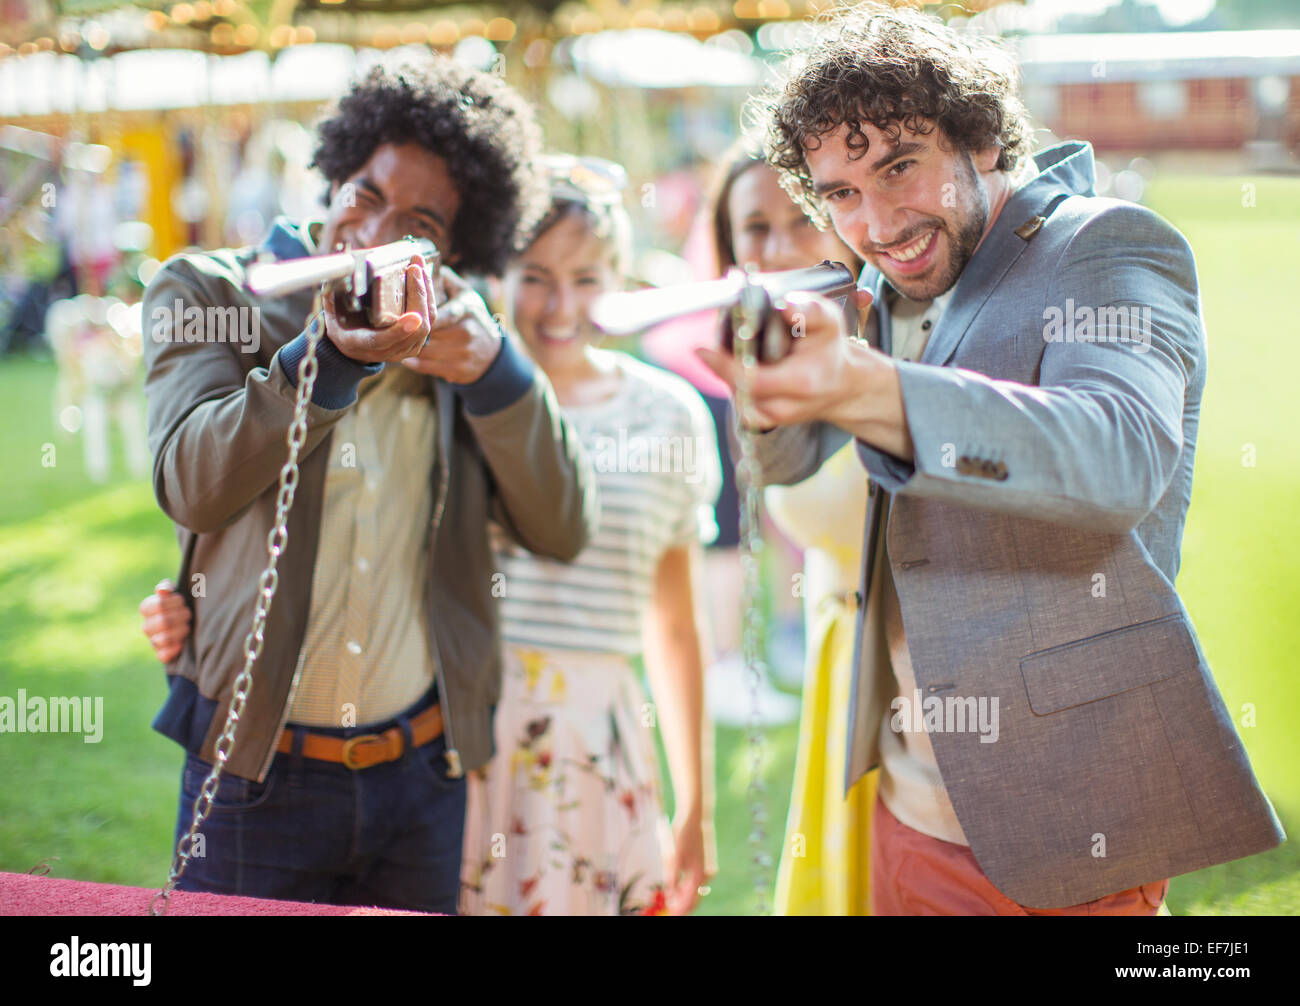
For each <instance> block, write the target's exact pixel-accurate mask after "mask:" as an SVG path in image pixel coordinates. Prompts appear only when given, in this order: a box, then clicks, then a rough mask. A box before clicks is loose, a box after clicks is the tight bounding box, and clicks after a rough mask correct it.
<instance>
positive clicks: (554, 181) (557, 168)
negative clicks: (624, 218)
mask: <svg viewBox="0 0 1300 1006" xmlns="http://www.w3.org/2000/svg"><path fill="white" fill-rule="evenodd" d="M543 165H544V167H545V169H546V172H547V175H548V178H549V180H550V185H551V194H552V195H553V196H569V197H577V198H579V199H581V200H584V201H586V202H589V203H611V204H612V203H621V202H622V201H623V190H624V189H625V188H627V171H626V170H625V169H624V167H623V165H621V164H615V163H614V162H613V161H607V160H605V159H604V158H603V157H576V156H574V155H573V154H550V155H548V156H546V157H545V158H543Z"/></svg>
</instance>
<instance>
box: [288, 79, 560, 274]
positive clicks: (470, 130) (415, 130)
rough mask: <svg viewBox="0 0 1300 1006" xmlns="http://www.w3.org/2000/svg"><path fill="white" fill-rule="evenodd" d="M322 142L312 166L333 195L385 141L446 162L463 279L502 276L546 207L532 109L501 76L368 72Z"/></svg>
mask: <svg viewBox="0 0 1300 1006" xmlns="http://www.w3.org/2000/svg"><path fill="white" fill-rule="evenodd" d="M319 135H320V143H319V145H318V146H317V148H316V154H315V157H314V159H313V161H312V166H313V167H316V168H319V169H320V171H321V172H322V173H323V174H324V176H325V178H326V179H328V181H329V182H330V183H331V188H332V187H333V185H334V184H339V185H341V184H343V183H344V182H346V181H347V180H348V179H349V178H351V177H352V176H353V175H354V174H356V172H357V171H358V170H360V168H361V167H362V165H364V164H365V163H366V162H367V161H368V160H369V159H370V157H371V155H372V154H374V152H375V148H376V147H379V146H381V145H382V144H385V143H418V144H420V146H422V147H424V148H425V149H426V150H429V151H430V152H432V153H434V154H437V155H438V156H439V157H441V158H442V159H443V160H444V161H446V163H447V170H448V172H449V173H450V175H451V178H452V181H453V182H454V184H455V185H456V187H457V190H458V191H459V193H460V210H459V211H458V212H457V214H456V219H455V220H454V221H452V226H451V242H452V245H453V247H454V249H455V254H456V260H457V261H456V265H457V267H458V268H459V269H461V270H463V271H465V272H474V273H481V274H485V275H491V276H496V275H500V273H501V272H502V270H503V269H504V268H505V264H506V262H507V261H508V260H509V259H510V257H511V256H512V255H513V254H514V253H516V252H517V251H518V250H519V249H520V248H522V247H523V245H524V243H525V241H526V240H527V236H528V235H529V234H530V233H531V232H532V230H533V228H534V227H535V226H536V224H537V221H538V220H539V219H540V218H541V217H542V215H543V214H544V213H545V212H546V210H547V207H548V206H549V203H550V199H549V196H548V193H547V188H546V182H545V179H544V178H542V177H541V174H540V172H538V170H537V167H536V161H537V159H538V157H539V156H540V155H541V151H542V134H541V128H540V127H539V126H538V124H537V120H536V117H535V115H534V113H533V109H532V106H530V105H529V104H528V103H527V102H526V101H525V100H524V99H523V98H522V97H521V96H520V95H519V94H518V93H517V92H515V91H514V90H513V89H512V88H511V87H510V86H509V85H507V84H506V82H505V81H504V80H502V79H501V78H500V77H499V76H498V75H495V74H490V73H484V72H482V71H479V70H474V69H471V68H469V67H467V66H464V65H462V64H460V63H457V62H455V61H453V60H451V59H448V58H446V57H441V56H435V57H434V58H433V59H432V60H430V61H429V62H428V64H427V65H426V64H421V65H418V66H417V65H412V64H403V65H385V64H380V65H377V66H375V67H373V68H372V69H371V70H370V72H369V73H368V74H366V76H365V77H363V78H361V79H360V80H359V81H357V83H356V84H355V85H353V87H352V88H351V89H350V90H349V91H348V93H347V94H346V95H344V96H343V97H342V98H341V99H340V100H339V103H338V107H337V109H336V110H335V111H334V113H333V114H332V115H330V116H329V117H328V118H327V119H326V120H325V121H324V122H322V123H321V124H320V127H319Z"/></svg>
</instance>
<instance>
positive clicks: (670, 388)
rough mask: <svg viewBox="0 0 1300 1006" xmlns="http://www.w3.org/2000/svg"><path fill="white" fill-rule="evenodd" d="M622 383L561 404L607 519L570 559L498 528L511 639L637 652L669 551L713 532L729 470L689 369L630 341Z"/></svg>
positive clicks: (621, 360) (618, 357)
mask: <svg viewBox="0 0 1300 1006" xmlns="http://www.w3.org/2000/svg"><path fill="white" fill-rule="evenodd" d="M595 352H597V353H599V354H601V355H602V356H604V357H606V358H607V359H609V360H611V361H612V362H614V363H615V364H616V366H617V367H618V370H619V371H620V373H621V377H622V383H621V385H620V387H619V390H618V391H617V392H616V393H615V394H614V395H612V396H611V397H610V398H607V399H606V400H604V401H602V402H598V403H596V404H594V405H586V406H566V407H564V408H563V411H564V415H565V417H566V418H567V419H568V420H569V421H570V423H572V425H573V427H574V429H575V431H576V432H577V433H578V436H579V437H580V438H581V440H582V445H583V447H584V448H585V449H586V451H587V455H588V457H590V459H591V462H592V467H593V469H594V470H595V474H596V484H597V486H598V492H599V496H600V523H599V526H598V527H597V529H596V533H595V534H594V535H593V537H592V538H591V541H590V542H589V543H588V545H587V547H586V548H585V549H583V551H582V552H581V554H579V555H578V557H577V558H576V559H575V560H574V561H573V562H572V563H563V562H557V561H555V560H553V559H543V558H539V557H537V556H534V555H532V554H531V553H529V552H527V551H525V550H524V549H522V548H521V547H519V546H518V545H515V544H514V543H512V542H510V541H508V540H507V539H506V538H505V536H504V535H503V534H502V532H501V531H500V529H498V528H497V527H496V526H495V525H494V526H493V528H492V532H493V536H492V543H493V546H494V549H495V551H496V555H497V568H498V570H499V571H500V572H501V573H503V574H504V577H503V578H502V581H501V585H500V594H501V599H502V605H503V608H502V625H501V630H502V635H503V637H504V638H505V640H506V642H509V643H517V644H525V645H530V646H540V647H549V648H557V649H569V650H590V651H601V652H607V653H608V652H613V653H623V654H637V653H640V652H641V649H642V646H641V618H642V615H643V614H644V612H645V610H646V608H647V607H648V605H649V603H650V599H651V592H652V590H653V586H654V574H655V570H656V568H657V567H658V564H659V561H660V559H661V558H662V557H663V555H664V552H665V551H666V550H668V549H670V548H674V547H678V546H682V545H688V544H691V543H692V542H699V541H702V542H706V543H707V542H709V541H712V540H713V538H714V536H715V535H716V534H717V525H716V524H715V523H714V514H713V502H714V500H715V499H716V498H717V495H718V490H719V488H720V486H721V481H722V468H721V462H720V461H719V457H718V440H717V433H716V428H715V427H714V425H713V419H712V417H711V415H710V413H709V410H708V407H707V406H706V405H705V404H704V400H703V399H702V398H701V397H700V395H699V393H698V392H697V391H696V390H695V389H694V388H692V387H691V386H690V385H689V384H688V383H687V382H686V381H684V380H682V379H681V378H680V377H677V376H676V375H675V374H670V373H668V372H667V371H663V370H659V369H658V368H656V367H652V366H650V365H649V364H645V363H642V362H640V361H639V360H636V359H634V358H633V357H631V356H629V355H627V354H626V353H621V352H613V351H608V350H596V351H595Z"/></svg>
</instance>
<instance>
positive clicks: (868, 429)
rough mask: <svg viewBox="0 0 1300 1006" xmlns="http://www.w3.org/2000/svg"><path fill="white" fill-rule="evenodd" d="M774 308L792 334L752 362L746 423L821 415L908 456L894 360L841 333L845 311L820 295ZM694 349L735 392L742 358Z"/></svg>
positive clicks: (866, 299)
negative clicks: (783, 349) (784, 350)
mask: <svg viewBox="0 0 1300 1006" xmlns="http://www.w3.org/2000/svg"><path fill="white" fill-rule="evenodd" d="M856 297H857V306H858V308H859V309H860V310H861V309H865V308H866V307H867V306H868V305H869V304H870V303H871V295H870V294H869V293H867V292H866V291H865V290H859V291H857V293H856ZM780 314H781V317H782V318H784V319H785V323H786V325H787V326H789V328H790V329H791V331H792V332H794V333H796V338H795V340H794V344H793V347H792V348H791V350H790V353H789V355H788V356H786V357H785V358H784V359H782V360H780V361H778V362H776V363H768V364H763V365H761V366H758V367H756V368H754V373H753V375H752V377H751V379H750V383H749V392H750V397H751V399H752V401H753V409H752V412H751V414H750V415H747V416H745V417H743V418H744V422H745V424H746V425H747V426H750V427H756V428H759V429H762V428H772V427H776V426H789V425H791V424H794V423H808V422H814V421H817V420H820V421H823V422H827V423H830V424H832V425H833V426H838V427H839V428H840V429H842V430H844V431H845V432H846V433H850V434H852V435H853V436H855V437H858V438H859V439H861V440H865V441H866V442H867V443H869V444H873V445H874V446H876V447H878V448H880V449H881V450H884V451H887V452H889V453H890V454H893V455H895V456H896V457H899V458H904V459H910V458H911V456H912V440H911V436H910V435H909V433H908V429H907V421H906V418H905V416H904V414H903V398H902V393H901V391H900V390H899V384H898V371H897V368H896V367H895V366H894V361H893V360H892V359H891V358H890V357H888V356H886V355H885V354H884V353H881V352H879V351H878V350H875V349H872V348H871V347H870V346H868V345H867V344H866V343H865V342H861V341H859V340H857V339H848V338H846V337H845V336H846V332H845V324H844V316H843V313H842V312H841V311H840V310H839V308H838V307H836V305H835V304H834V303H832V302H831V301H829V300H827V299H826V298H825V297H822V296H819V295H818V294H815V293H802V292H801V293H792V294H790V295H788V296H787V297H786V306H785V307H783V308H782V309H781V311H780ZM695 352H696V354H697V355H698V356H699V358H700V360H701V361H703V362H704V363H705V364H706V365H707V366H708V367H709V369H710V370H712V371H713V372H714V373H715V374H717V375H718V377H720V378H722V380H724V381H726V382H727V384H728V385H730V386H731V388H732V390H733V391H734V390H735V387H736V370H737V368H739V366H740V364H739V363H738V362H737V361H736V360H735V359H734V358H733V357H732V356H730V355H729V354H727V353H723V352H721V351H719V350H715V349H697V350H696V351H695Z"/></svg>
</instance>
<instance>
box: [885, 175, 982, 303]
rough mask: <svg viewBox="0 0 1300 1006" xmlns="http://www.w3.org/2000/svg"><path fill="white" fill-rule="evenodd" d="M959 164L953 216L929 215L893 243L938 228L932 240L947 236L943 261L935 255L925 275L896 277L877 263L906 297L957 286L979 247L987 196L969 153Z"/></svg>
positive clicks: (916, 297)
mask: <svg viewBox="0 0 1300 1006" xmlns="http://www.w3.org/2000/svg"><path fill="white" fill-rule="evenodd" d="M958 163H960V164H961V165H962V177H961V179H960V181H959V183H958V187H957V196H958V199H957V203H958V205H957V207H956V210H957V212H956V215H955V216H954V217H953V218H952V219H950V220H944V219H942V218H940V217H931V218H930V219H929V220H928V221H925V222H924V223H922V224H921V225H919V226H917V227H915V228H913V229H912V230H911V231H910V232H909V233H908V234H906V235H904V236H903V237H902V238H901V239H900V240H898V241H895V242H894V244H895V245H897V246H899V247H901V246H903V245H906V244H907V243H908V242H910V241H913V240H915V239H916V238H918V237H920V236H921V235H922V234H924V233H926V232H927V231H930V230H933V229H935V228H938V230H939V234H938V235H936V236H935V238H934V240H936V241H937V240H939V237H940V236H943V237H945V238H946V240H947V243H948V255H947V258H946V260H944V261H942V262H941V261H940V260H939V259H937V258H936V260H935V263H934V265H933V266H932V267H931V269H930V271H929V274H928V275H925V276H915V277H910V276H903V277H895V276H893V275H891V274H890V272H889V270H888V269H887V268H884V267H882V266H880V265H879V264H877V266H876V267H877V268H878V269H880V271H881V272H882V273H884V275H885V278H886V279H887V280H888V281H889V285H890V286H892V287H893V288H894V289H895V290H897V291H898V292H899V293H901V294H902V295H903V296H904V297H906V298H907V299H908V300H917V301H921V300H933V299H934V298H935V297H938V296H941V295H942V294H945V293H947V292H948V291H949V290H951V289H952V288H953V287H954V286H956V285H957V280H959V279H960V278H961V274H962V270H964V269H965V268H966V264H967V263H968V262H969V261H970V260H971V256H972V255H974V254H975V249H976V248H977V247H979V243H980V241H981V240H983V238H984V230H985V228H986V227H987V226H988V221H989V202H988V195H987V194H986V193H985V192H984V189H983V188H982V187H981V186H980V184H979V178H978V176H977V175H976V173H975V166H974V164H972V163H971V160H970V155H969V154H968V155H966V156H965V157H962V158H958ZM884 258H885V256H883V255H880V254H877V255H876V256H874V259H875V261H876V263H879V262H880V261H881V260H882V259H884ZM868 261H872V259H871V258H868Z"/></svg>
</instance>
